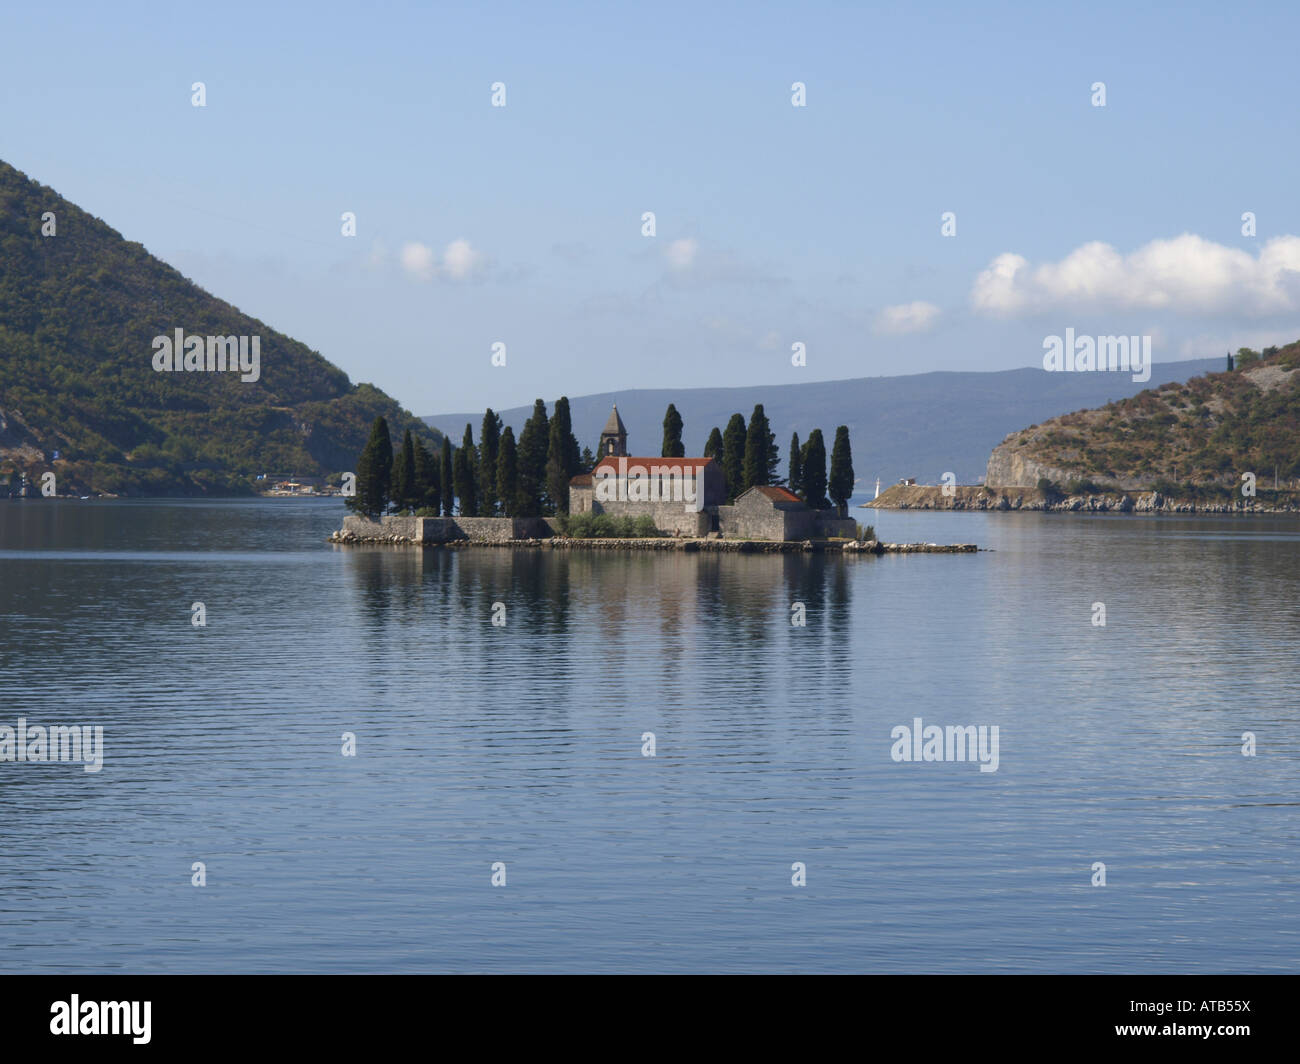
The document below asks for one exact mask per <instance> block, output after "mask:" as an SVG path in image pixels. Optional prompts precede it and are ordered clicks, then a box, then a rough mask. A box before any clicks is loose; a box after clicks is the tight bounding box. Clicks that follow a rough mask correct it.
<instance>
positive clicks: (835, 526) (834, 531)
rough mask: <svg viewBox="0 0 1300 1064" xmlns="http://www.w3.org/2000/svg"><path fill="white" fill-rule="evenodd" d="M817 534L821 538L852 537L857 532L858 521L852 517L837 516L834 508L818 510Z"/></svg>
mask: <svg viewBox="0 0 1300 1064" xmlns="http://www.w3.org/2000/svg"><path fill="white" fill-rule="evenodd" d="M816 513H817V534H818V535H819V536H820V537H822V538H823V539H831V538H839V539H853V538H854V537H855V536H856V535H857V534H858V522H857V519H856V518H852V517H837V516H835V511H834V510H818V511H816Z"/></svg>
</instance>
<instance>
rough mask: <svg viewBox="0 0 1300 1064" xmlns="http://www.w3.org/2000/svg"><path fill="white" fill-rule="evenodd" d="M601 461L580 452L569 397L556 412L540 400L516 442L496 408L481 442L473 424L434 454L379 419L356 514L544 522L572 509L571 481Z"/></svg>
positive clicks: (362, 471) (352, 505)
mask: <svg viewBox="0 0 1300 1064" xmlns="http://www.w3.org/2000/svg"><path fill="white" fill-rule="evenodd" d="M594 461H595V459H594V458H593V457H592V454H591V451H590V450H581V451H580V450H579V448H578V441H577V438H576V437H575V436H574V435H573V425H572V420H571V417H570V414H569V400H568V398H567V397H566V396H561V397H560V398H559V399H558V400H556V403H555V413H554V415H549V414H548V413H547V411H546V404H545V403H544V402H543V401H542V400H541V399H538V400H537V401H536V402H535V403H534V404H533V413H532V416H531V417H530V418H529V419H528V421H527V422H526V423H525V424H524V428H523V431H522V432H520V434H519V439H518V441H516V440H515V433H514V429H512V428H511V427H510V426H509V425H506V426H505V427H504V428H503V427H502V424H501V416H500V415H499V414H497V413H495V412H494V411H493V410H492V408H491V407H489V408H488V409H487V411H486V412H485V413H484V415H483V423H482V425H481V426H480V429H479V439H478V443H477V444H476V443H475V442H474V427H473V424H472V423H470V424H467V425H466V426H465V434H464V436H463V437H462V438H461V444H460V446H459V447H457V446H455V445H454V444H453V443H452V442H451V440H450V438H445V439H444V440H443V445H442V447H441V448H440V449H438V450H437V451H430V450H429V449H428V448H427V447H425V445H424V442H423V441H422V440H420V439H419V437H412V435H411V431H410V430H409V429H408V430H407V431H406V433H405V434H404V435H403V437H402V444H401V447H399V448H397V449H394V447H393V442H392V438H391V437H390V435H389V432H388V422H387V421H386V420H385V419H384V418H382V417H379V418H376V419H375V422H374V424H373V425H372V426H371V428H370V438H369V440H367V442H366V446H365V448H364V449H363V450H362V452H361V456H360V457H359V458H358V459H357V468H356V485H355V487H356V494H355V495H354V496H352V497H351V498H349V499H348V501H347V505H348V508H349V509H351V510H355V511H357V512H358V513H363V514H365V515H367V516H369V517H378V516H379V515H381V514H386V513H399V514H405V513H410V514H416V515H417V516H421V517H438V516H443V517H450V516H451V515H452V514H455V513H458V514H460V515H461V516H463V517H541V516H544V515H550V514H556V513H561V514H567V513H568V512H569V481H570V480H571V479H572V478H573V477H575V476H577V475H578V474H579V473H581V472H582V471H583V470H584V469H590V468H591V466H592V464H593V462H594Z"/></svg>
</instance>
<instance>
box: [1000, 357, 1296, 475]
mask: <svg viewBox="0 0 1300 1064" xmlns="http://www.w3.org/2000/svg"><path fill="white" fill-rule="evenodd" d="M1236 365H1237V368H1236V370H1235V371H1233V372H1230V373H1229V372H1224V373H1208V374H1205V375H1204V376H1201V377H1194V378H1193V379H1192V380H1189V381H1187V382H1186V383H1185V384H1164V385H1162V386H1160V387H1159V388H1152V389H1148V390H1146V391H1144V392H1140V393H1139V394H1137V395H1135V396H1133V397H1132V398H1129V399H1122V400H1119V401H1117V402H1113V403H1110V404H1108V405H1107V406H1104V407H1101V408H1099V409H1097V410H1084V411H1078V412H1076V413H1073V414H1066V415H1064V416H1062V417H1058V418H1053V419H1052V420H1050V421H1048V422H1045V423H1044V424H1043V425H1041V426H1037V427H1036V428H1035V429H1026V430H1024V431H1023V432H1021V433H1019V434H1018V435H1017V437H1015V438H1013V439H1012V440H1010V441H1008V444H1007V446H1011V447H1014V448H1016V449H1017V450H1018V451H1019V452H1020V453H1021V454H1022V455H1023V456H1024V457H1025V458H1027V459H1029V460H1031V461H1033V462H1036V463H1038V464H1039V465H1042V466H1051V467H1054V468H1065V469H1077V470H1079V472H1078V474H1076V476H1075V477H1074V478H1073V479H1071V480H1069V481H1067V482H1066V484H1065V489H1064V490H1065V492H1066V493H1068V494H1100V493H1103V492H1114V491H1118V490H1119V487H1118V485H1117V484H1115V483H1114V482H1115V481H1128V482H1133V483H1137V484H1141V485H1143V487H1144V488H1146V489H1147V490H1158V491H1160V492H1161V493H1162V494H1169V495H1171V496H1175V497H1180V498H1182V497H1185V498H1200V497H1205V498H1218V497H1219V496H1220V494H1221V493H1222V491H1223V490H1224V489H1227V491H1228V494H1229V495H1231V494H1232V493H1233V492H1236V493H1237V495H1238V497H1239V492H1240V486H1241V474H1242V473H1246V472H1252V473H1254V474H1255V475H1256V476H1257V477H1258V480H1259V484H1260V486H1261V488H1260V490H1261V492H1262V488H1263V485H1264V483H1265V482H1266V481H1269V482H1271V481H1272V478H1273V476H1274V475H1275V474H1276V476H1277V480H1278V485H1279V487H1286V488H1294V487H1295V486H1296V482H1297V481H1298V480H1300V374H1297V373H1296V372H1295V370H1296V369H1297V368H1300V342H1296V343H1292V344H1288V345H1287V346H1285V347H1281V348H1276V347H1270V348H1265V349H1264V351H1262V352H1257V351H1251V350H1250V349H1248V348H1242V349H1241V350H1240V351H1238V352H1237V355H1236ZM1162 484H1163V485H1164V487H1160V486H1159V485H1162ZM1041 486H1042V485H1040V487H1041ZM1053 487H1055V486H1054V485H1053ZM1167 488H1168V489H1171V490H1168V491H1166V489H1167ZM1198 491H1200V492H1203V493H1205V492H1208V493H1209V494H1203V495H1198V494H1197V492H1198Z"/></svg>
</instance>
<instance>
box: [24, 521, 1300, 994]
mask: <svg viewBox="0 0 1300 1064" xmlns="http://www.w3.org/2000/svg"><path fill="white" fill-rule="evenodd" d="M340 515H341V506H340V504H338V503H335V502H328V501H319V502H308V501H287V500H286V501H281V500H271V501H257V502H216V503H201V502H145V501H139V502H137V501H121V502H110V501H100V502H81V503H77V502H38V501H29V502H8V503H0V675H2V676H3V677H4V680H3V693H4V698H3V706H4V708H3V712H0V724H8V725H10V726H16V723H17V718H18V717H20V716H23V717H26V718H27V720H28V722H29V724H47V725H48V724H91V725H94V724H100V725H102V726H103V728H104V742H105V748H106V756H105V762H104V767H103V770H102V771H101V772H99V773H86V772H83V771H82V769H81V768H80V767H79V766H78V765H75V764H67V763H63V764H31V763H14V762H4V763H0V810H2V812H3V820H2V823H3V825H4V830H3V844H2V846H0V958H2V960H0V966H2V967H3V969H4V970H5V971H9V972H15V971H17V972H23V971H67V970H94V971H113V970H127V971H144V972H155V971H177V972H182V971H313V972H315V971H356V972H364V971H442V970H449V969H450V970H482V971H500V970H526V971H574V970H577V971H592V970H604V971H614V970H636V971H642V970H645V971H716V970H780V971H784V970H812V971H897V972H920V971H924V972H984V971H1006V972H1060V971H1070V972H1075V971H1079V972H1101V971H1139V972H1146V971H1161V972H1163V971H1179V972H1206V971H1294V970H1295V969H1296V967H1297V963H1296V962H1297V958H1298V957H1300V893H1298V892H1297V889H1296V884H1297V881H1300V840H1298V839H1297V835H1298V830H1297V825H1298V819H1297V812H1298V810H1300V805H1298V803H1300V784H1298V781H1297V770H1298V769H1300V708H1298V707H1300V670H1298V669H1297V668H1296V648H1297V646H1298V645H1300V565H1298V564H1297V561H1298V559H1300V522H1297V521H1293V520H1282V519H1278V520H1271V519H1229V518H1220V519H1215V518H1205V519H1151V518H1137V517H1094V518H1089V517H1078V516H1064V515H1051V514H1048V515H1038V514H1007V515H1001V514H995V515H986V514H899V513H885V514H879V515H875V516H874V518H871V517H869V518H868V520H872V519H874V521H875V523H876V525H877V528H878V529H879V530H880V532H881V534H882V537H883V538H885V539H892V540H934V541H942V542H959V541H975V542H978V543H980V544H981V545H982V546H986V547H991V548H993V550H992V551H991V552H989V553H981V554H979V555H974V556H914V557H885V558H879V559H869V558H868V559H845V558H835V557H830V558H822V557H812V556H809V557H805V556H803V555H792V556H775V557H736V556H701V555H691V556H672V555H658V554H620V553H577V552H575V553H556V554H555V555H550V554H546V553H530V552H519V553H514V552H507V551H499V550H470V551H462V552H442V551H427V552H424V551H419V550H414V551H412V550H392V549H382V548H375V549H355V548H354V549H342V548H334V547H331V546H330V545H328V544H326V543H325V542H324V539H325V536H326V535H327V534H328V532H329V531H330V530H331V529H332V528H334V527H337V526H338V523H339V518H340ZM195 602H202V603H203V604H204V605H205V607H206V611H207V626H206V627H204V628H197V627H194V626H193V625H192V624H191V612H190V610H191V604H192V603H195ZM494 602H500V603H504V604H505V609H506V614H505V616H506V624H505V626H504V627H494V626H493V625H492V624H491V615H492V604H493V603H494ZM796 602H802V603H804V604H805V606H806V611H807V624H806V627H802V628H799V627H794V626H792V625H791V623H790V622H791V605H792V604H793V603H796ZM1094 602H1104V603H1105V606H1106V610H1107V625H1106V627H1104V628H1099V627H1094V626H1093V625H1092V623H1091V621H1092V616H1093V612H1092V604H1093V603H1094ZM914 717H921V718H922V719H923V720H924V722H925V723H926V724H931V723H933V724H940V725H949V724H952V725H963V724H987V725H993V724H996V725H998V726H999V732H1000V764H999V767H998V770H997V771H996V772H992V773H983V772H980V771H979V770H978V766H977V765H975V764H971V763H964V764H963V763H915V764H907V763H902V764H900V763H895V762H894V761H892V760H891V758H890V748H891V746H892V741H891V738H890V731H891V729H892V728H893V727H894V726H895V725H898V724H910V723H911V721H912V719H913V718H914ZM345 731H351V732H354V733H355V734H356V736H357V756H355V757H352V758H345V757H343V756H341V754H340V747H341V739H340V737H341V735H342V733H343V732H345ZM647 731H649V732H653V733H654V734H655V737H656V743H657V756H655V757H653V758H650V757H643V756H642V753H641V747H642V739H641V736H642V733H643V732H647ZM1243 731H1253V732H1254V733H1255V734H1256V736H1257V742H1258V756H1256V757H1253V758H1250V757H1244V756H1242V753H1241V734H1242V732H1243ZM195 861H203V862H205V864H206V868H207V886H206V887H202V888H197V887H194V886H192V885H191V875H192V873H191V865H192V864H193V862H195ZM497 861H502V862H505V865H506V876H507V881H506V885H505V886H504V887H493V886H492V884H491V875H492V871H491V866H492V864H493V862H497ZM796 861H801V862H804V863H805V865H806V867H807V886H805V887H802V888H800V887H794V886H792V885H791V876H792V872H791V865H792V864H793V863H794V862H796ZM1096 861H1103V862H1105V864H1106V866H1107V885H1106V886H1105V887H1104V888H1103V887H1093V886H1092V885H1091V877H1092V871H1091V869H1092V865H1093V863H1094V862H1096Z"/></svg>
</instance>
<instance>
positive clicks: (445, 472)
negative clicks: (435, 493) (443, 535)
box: [438, 436, 456, 517]
mask: <svg viewBox="0 0 1300 1064" xmlns="http://www.w3.org/2000/svg"><path fill="white" fill-rule="evenodd" d="M452 450H453V448H452V446H451V440H450V439H448V438H447V437H446V436H444V437H443V438H442V454H441V455H440V456H439V461H438V490H439V492H440V493H441V495H442V516H443V517H450V516H451V511H452V509H453V508H454V507H455V505H456V480H455V473H454V471H453V470H452V462H451V452H452Z"/></svg>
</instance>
